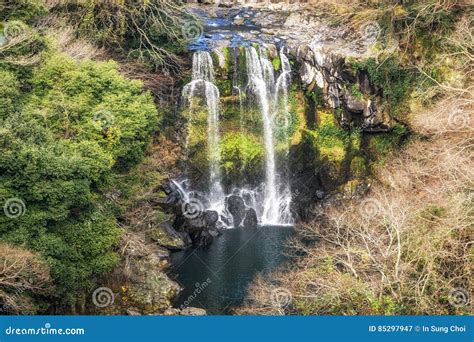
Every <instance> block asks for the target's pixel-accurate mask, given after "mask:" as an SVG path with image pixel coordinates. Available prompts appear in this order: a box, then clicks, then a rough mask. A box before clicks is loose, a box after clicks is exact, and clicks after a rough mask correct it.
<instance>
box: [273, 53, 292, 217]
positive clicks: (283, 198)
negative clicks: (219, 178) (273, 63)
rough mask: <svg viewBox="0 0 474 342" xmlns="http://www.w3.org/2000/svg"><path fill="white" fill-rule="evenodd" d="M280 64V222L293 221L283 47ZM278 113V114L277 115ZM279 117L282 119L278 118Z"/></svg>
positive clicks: (287, 84) (277, 96)
mask: <svg viewBox="0 0 474 342" xmlns="http://www.w3.org/2000/svg"><path fill="white" fill-rule="evenodd" d="M280 65H281V70H282V72H281V74H280V76H279V77H278V79H277V81H276V84H275V99H274V102H275V110H276V111H278V110H280V112H279V113H276V114H275V120H274V123H275V124H280V125H283V132H284V139H285V153H286V156H285V161H284V162H285V163H286V165H285V166H286V170H287V172H286V174H285V175H283V176H282V178H283V179H282V180H281V183H282V184H281V194H280V200H279V212H280V218H279V219H280V222H282V223H287V224H290V223H293V215H292V214H291V210H290V209H291V189H290V178H289V174H288V172H289V171H288V170H289V165H288V159H289V152H290V142H289V136H288V130H289V128H290V120H291V115H290V109H289V105H288V88H289V87H290V85H291V65H290V61H289V60H288V57H287V56H286V55H285V53H284V51H283V48H282V49H281V50H280ZM278 114H279V115H278ZM278 118H281V119H283V120H279V119H278Z"/></svg>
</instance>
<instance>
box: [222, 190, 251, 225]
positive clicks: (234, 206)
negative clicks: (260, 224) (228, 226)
mask: <svg viewBox="0 0 474 342" xmlns="http://www.w3.org/2000/svg"><path fill="white" fill-rule="evenodd" d="M226 207H227V211H229V213H230V214H231V215H232V217H233V219H234V220H233V221H234V228H237V227H240V224H241V223H242V221H243V219H244V217H245V212H246V210H247V208H246V206H245V202H244V200H243V199H242V197H240V196H237V195H231V196H229V197H227V199H226Z"/></svg>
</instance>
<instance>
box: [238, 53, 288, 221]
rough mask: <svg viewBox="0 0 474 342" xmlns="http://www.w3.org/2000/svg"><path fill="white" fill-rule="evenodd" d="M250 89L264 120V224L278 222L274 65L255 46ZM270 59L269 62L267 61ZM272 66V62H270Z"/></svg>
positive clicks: (248, 55) (250, 56) (248, 56)
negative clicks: (272, 88) (272, 96)
mask: <svg viewBox="0 0 474 342" xmlns="http://www.w3.org/2000/svg"><path fill="white" fill-rule="evenodd" d="M245 56H246V61H247V76H248V81H249V84H248V89H249V90H250V91H252V92H253V93H254V94H255V95H256V97H257V98H258V101H259V106H260V111H261V114H262V121H263V136H264V145H265V189H264V191H265V197H264V203H263V216H262V218H261V220H262V223H263V224H278V223H280V222H279V213H278V197H277V191H278V190H277V180H276V178H277V175H276V164H275V146H274V140H273V123H272V117H271V111H270V109H271V108H270V89H269V87H268V86H269V84H270V82H271V79H272V78H273V79H274V76H273V67H272V68H271V70H270V69H269V68H268V63H270V61H268V59H267V58H266V56H265V55H261V56H260V57H259V56H258V53H257V51H256V50H255V48H254V47H253V46H250V47H247V48H246V54H245ZM267 61H268V63H267ZM270 66H271V63H270Z"/></svg>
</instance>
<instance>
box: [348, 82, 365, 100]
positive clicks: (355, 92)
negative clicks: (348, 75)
mask: <svg viewBox="0 0 474 342" xmlns="http://www.w3.org/2000/svg"><path fill="white" fill-rule="evenodd" d="M349 92H350V94H351V95H352V96H354V97H355V98H356V99H358V100H363V99H364V94H363V93H362V92H361V91H360V90H359V86H358V85H357V84H352V85H351V86H350V87H349Z"/></svg>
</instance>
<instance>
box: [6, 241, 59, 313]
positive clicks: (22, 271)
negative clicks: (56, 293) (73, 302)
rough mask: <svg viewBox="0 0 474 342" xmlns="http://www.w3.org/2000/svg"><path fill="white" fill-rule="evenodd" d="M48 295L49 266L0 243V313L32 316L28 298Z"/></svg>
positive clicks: (30, 300) (22, 250)
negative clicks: (28, 314)
mask: <svg viewBox="0 0 474 342" xmlns="http://www.w3.org/2000/svg"><path fill="white" fill-rule="evenodd" d="M52 292H53V285H52V279H51V276H50V273H49V267H48V265H47V264H46V263H45V262H44V261H43V260H41V259H40V258H39V256H38V255H37V254H34V253H32V252H30V251H28V250H26V249H23V248H20V247H13V246H11V245H9V244H6V243H0V304H1V305H0V312H7V313H12V314H25V313H34V312H35V311H36V309H37V308H36V306H35V304H34V302H33V301H32V299H31V295H36V296H38V295H40V296H41V295H46V294H51V293H52Z"/></svg>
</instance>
